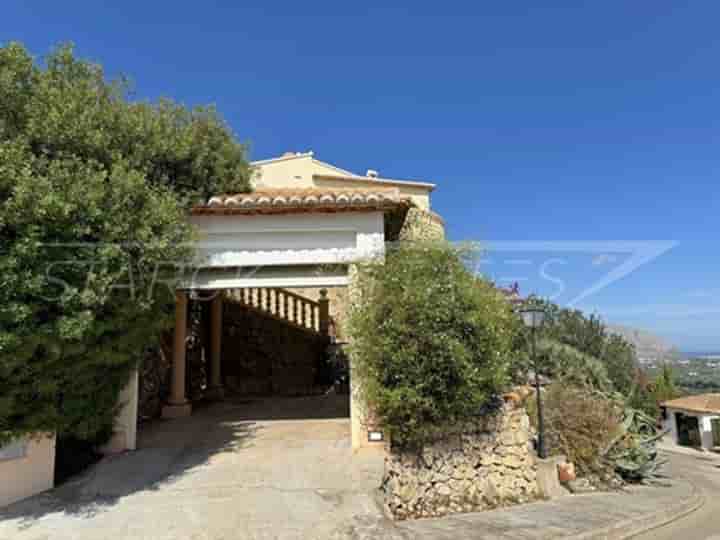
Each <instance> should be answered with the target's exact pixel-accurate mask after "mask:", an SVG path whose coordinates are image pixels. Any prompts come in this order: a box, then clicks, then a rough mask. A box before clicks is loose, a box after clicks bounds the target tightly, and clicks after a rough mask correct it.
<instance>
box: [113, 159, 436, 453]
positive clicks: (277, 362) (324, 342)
mask: <svg viewBox="0 0 720 540" xmlns="http://www.w3.org/2000/svg"><path fill="white" fill-rule="evenodd" d="M251 165H252V167H253V174H252V183H253V191H252V192H251V193H239V194H217V195H215V196H213V197H210V198H209V199H208V200H207V201H205V202H204V204H200V205H197V206H195V207H194V208H193V209H192V211H191V216H190V219H191V221H192V223H193V224H195V225H196V226H197V228H198V229H199V232H200V236H199V240H198V242H197V246H196V248H197V255H198V258H197V266H196V267H195V268H194V269H193V272H192V273H191V275H188V276H186V278H185V280H184V281H182V282H181V284H180V285H179V286H178V288H177V290H176V312H175V328H174V336H173V346H172V350H171V351H170V352H169V353H168V354H167V356H169V357H171V362H170V366H169V368H170V371H171V376H170V388H169V389H168V394H169V398H168V399H167V402H166V403H165V405H164V406H163V407H162V410H161V414H162V416H163V417H164V418H174V417H180V416H186V415H189V414H192V401H193V400H194V399H196V398H197V397H200V398H202V399H222V398H223V396H224V395H225V394H226V393H228V392H232V393H233V394H236V395H237V394H240V395H243V394H247V395H258V394H261V395H280V396H302V395H311V394H312V393H313V392H316V389H315V388H313V387H314V385H315V384H316V382H317V378H318V377H317V369H316V368H317V365H318V358H319V357H320V356H321V355H323V354H326V351H327V350H328V346H329V344H330V342H331V341H335V340H337V341H340V342H342V341H343V339H344V338H345V337H346V336H345V330H344V324H343V323H344V319H345V316H346V313H347V307H348V305H349V298H350V296H351V292H350V291H351V290H352V286H353V276H354V269H355V265H357V264H358V263H361V262H362V261H367V260H369V259H373V258H377V257H382V256H383V254H384V253H385V249H386V245H387V243H388V242H394V241H401V240H402V241H427V240H436V239H442V238H444V235H445V231H444V222H443V220H442V218H441V217H440V216H439V215H437V214H436V213H435V212H434V211H433V210H432V209H431V201H430V195H431V193H432V191H433V190H434V189H435V185H434V184H432V183H429V182H426V181H415V180H399V179H394V178H384V177H382V176H381V175H380V174H379V173H378V172H376V171H373V170H369V171H367V173H366V174H365V175H357V174H354V173H352V172H350V171H348V170H345V169H342V168H339V167H337V166H335V165H332V164H329V163H326V162H323V161H320V160H318V159H317V158H316V157H315V156H314V154H313V153H312V152H305V153H297V152H287V153H285V154H283V155H281V156H278V157H275V158H271V159H265V160H261V161H256V162H253V163H252V164H251ZM198 318H199V319H202V323H201V324H200V326H199V327H198V325H197V321H198V320H199V319H198ZM206 323H207V324H206ZM188 335H197V336H198V339H194V340H189V341H191V342H193V343H195V344H196V346H194V347H190V346H188V345H187V343H188V339H187V338H188ZM198 342H200V345H199V346H198V345H197V343H198ZM198 349H202V351H199V350H198ZM190 356H192V357H193V358H189V357H190ZM202 359H205V360H204V361H205V362H206V364H204V365H203V366H202V368H201V369H198V370H195V371H196V372H195V373H193V365H195V363H196V362H199V361H203V360H202ZM350 369H351V370H352V366H350ZM198 376H200V377H206V379H204V380H202V381H200V382H199V383H197V384H196V378H197V377H198ZM142 377H143V374H142V373H141V375H140V378H141V380H140V382H138V380H137V378H133V379H132V380H131V383H130V386H129V388H128V389H126V392H125V393H124V394H123V396H124V398H125V407H124V408H123V410H122V411H121V413H120V416H119V418H118V421H117V424H116V433H115V436H114V438H113V440H112V441H111V442H110V444H109V445H108V447H107V450H108V451H122V450H124V449H132V448H134V446H135V422H136V415H137V413H138V405H137V404H138V399H140V402H142V403H144V402H146V401H147V400H146V399H145V398H144V396H139V395H138V388H140V389H144V388H145V387H146V386H150V387H153V386H156V385H145V384H143V383H142ZM350 381H351V388H350V391H349V396H348V400H349V410H350V413H349V414H350V425H351V435H352V448H354V449H356V448H359V447H361V446H367V445H372V444H374V443H378V442H382V440H383V434H382V429H381V427H379V426H377V425H375V424H374V422H373V421H372V415H371V414H370V413H369V411H367V410H366V407H365V406H364V404H363V403H362V400H361V399H360V397H359V396H360V391H359V389H358V388H357V382H356V381H354V380H353V378H352V377H351V378H350ZM193 389H197V390H193ZM194 393H195V394H196V395H193V394H194ZM141 408H142V407H141Z"/></svg>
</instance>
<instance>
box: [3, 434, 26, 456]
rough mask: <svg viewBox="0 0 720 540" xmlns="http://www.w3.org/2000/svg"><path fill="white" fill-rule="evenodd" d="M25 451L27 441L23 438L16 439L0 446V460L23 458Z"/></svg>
mask: <svg viewBox="0 0 720 540" xmlns="http://www.w3.org/2000/svg"><path fill="white" fill-rule="evenodd" d="M26 453H27V441H26V440H25V439H18V440H16V441H13V442H11V443H8V444H6V445H5V446H0V461H3V460H7V459H19V458H23V457H25V454H26Z"/></svg>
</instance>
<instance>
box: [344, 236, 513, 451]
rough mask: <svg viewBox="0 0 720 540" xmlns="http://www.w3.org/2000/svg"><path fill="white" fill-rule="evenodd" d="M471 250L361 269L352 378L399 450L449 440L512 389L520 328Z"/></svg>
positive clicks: (434, 249) (399, 256) (431, 251)
mask: <svg viewBox="0 0 720 540" xmlns="http://www.w3.org/2000/svg"><path fill="white" fill-rule="evenodd" d="M465 254H466V253H465V252H464V251H463V250H458V249H455V248H452V247H450V246H449V245H446V244H431V245H418V244H404V245H400V246H399V247H394V248H393V249H391V250H390V251H389V252H388V253H387V256H386V258H385V260H384V262H381V261H377V262H375V263H371V264H367V265H364V266H362V267H360V268H359V269H358V277H357V283H356V285H355V287H356V290H355V294H354V301H353V306H352V309H351V316H350V335H351V348H350V351H351V355H352V363H353V377H360V378H361V381H362V385H361V387H362V389H363V390H362V391H363V393H364V397H365V398H366V399H367V401H368V403H369V404H370V406H371V407H372V409H373V411H374V413H375V415H376V416H377V417H378V420H380V422H381V423H382V424H383V426H384V427H385V428H387V429H388V430H389V431H390V434H391V436H392V440H393V443H394V444H399V445H418V444H422V443H423V442H425V441H427V440H429V439H432V438H435V437H438V436H441V435H442V434H443V433H444V432H446V431H448V430H452V429H453V428H454V427H456V426H457V425H458V424H459V423H462V422H463V421H465V420H467V419H469V418H471V417H473V416H475V415H478V414H480V412H481V409H482V408H483V406H484V405H486V404H487V403H488V402H489V401H491V400H492V398H493V397H495V396H496V395H497V394H498V393H499V392H500V391H501V390H503V389H505V388H506V387H507V385H508V384H509V382H510V367H511V359H512V356H513V355H512V350H513V342H514V338H515V335H516V332H517V330H518V322H517V318H516V316H515V315H514V314H513V312H512V309H511V306H510V304H509V302H507V300H506V299H505V298H504V297H503V295H502V294H501V293H499V291H498V290H497V289H496V288H494V287H493V285H492V284H491V283H489V282H487V281H485V280H483V279H479V278H478V277H476V276H475V275H473V274H472V273H471V272H469V271H468V269H467V265H466V264H465V260H464V256H465Z"/></svg>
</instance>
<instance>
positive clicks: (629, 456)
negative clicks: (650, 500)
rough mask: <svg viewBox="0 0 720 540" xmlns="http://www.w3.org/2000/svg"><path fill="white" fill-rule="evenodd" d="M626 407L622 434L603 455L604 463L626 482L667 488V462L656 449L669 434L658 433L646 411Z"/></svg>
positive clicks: (621, 428) (618, 434) (621, 426)
mask: <svg viewBox="0 0 720 540" xmlns="http://www.w3.org/2000/svg"><path fill="white" fill-rule="evenodd" d="M611 399H618V397H617V396H614V397H613V398H611ZM623 407H624V410H623V420H622V422H621V423H620V426H619V429H618V433H617V435H616V436H615V437H613V439H612V440H611V441H610V444H608V445H607V447H606V448H605V449H604V450H603V452H602V453H601V456H600V457H601V459H602V460H603V461H604V462H605V463H607V464H608V465H610V466H612V467H613V468H614V470H615V472H617V473H618V474H619V475H620V476H621V477H622V478H623V479H624V480H626V481H629V482H636V483H641V484H648V485H649V484H652V485H658V484H667V480H666V476H665V475H664V474H663V467H664V465H665V464H666V463H667V460H665V459H662V458H660V456H659V455H658V452H657V447H656V443H657V441H658V439H660V438H661V437H662V436H663V435H664V434H665V432H662V431H658V429H657V428H656V426H655V420H654V419H653V418H651V417H650V416H648V415H647V414H645V413H643V412H642V411H639V410H637V409H633V408H631V407H628V406H627V405H623Z"/></svg>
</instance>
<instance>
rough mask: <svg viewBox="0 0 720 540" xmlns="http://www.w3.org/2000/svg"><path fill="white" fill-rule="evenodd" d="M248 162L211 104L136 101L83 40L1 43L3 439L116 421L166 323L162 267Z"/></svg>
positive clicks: (85, 429) (238, 180)
mask: <svg viewBox="0 0 720 540" xmlns="http://www.w3.org/2000/svg"><path fill="white" fill-rule="evenodd" d="M248 176H249V173H248V164H247V161H246V159H245V149H244V147H243V146H242V145H239V144H238V143H237V142H236V141H235V139H234V137H233V135H232V134H231V133H230V131H229V129H228V128H227V126H226V125H225V124H224V123H223V122H222V121H221V120H220V119H219V118H218V117H217V115H216V114H215V112H214V111H213V110H212V109H196V110H192V111H189V110H187V109H185V108H184V107H182V106H179V105H176V104H173V103H172V102H170V101H161V102H160V103H157V104H150V103H133V102H130V101H129V100H128V86H127V85H126V84H124V83H123V82H122V81H114V82H113V81H107V80H106V79H105V77H104V74H103V71H102V69H101V68H100V67H99V66H97V65H94V64H91V63H88V62H85V61H82V60H79V59H77V58H75V56H74V55H73V51H72V49H71V48H70V47H61V48H59V49H57V50H56V51H54V52H53V53H52V54H51V55H50V56H49V57H48V58H47V59H46V60H45V62H44V63H43V64H39V63H37V62H34V61H33V58H32V57H31V56H30V55H29V54H28V52H27V51H26V50H25V49H24V48H23V47H22V46H20V45H18V44H10V45H7V46H5V47H3V48H0V246H1V247H0V276H1V277H0V280H1V286H0V440H2V439H7V438H9V437H12V436H15V435H19V434H23V433H28V432H33V431H38V430H40V431H44V430H47V431H58V432H59V433H60V434H61V435H65V434H67V435H72V436H76V437H80V438H83V439H98V438H102V436H103V435H106V434H107V432H108V429H109V427H110V426H111V424H112V419H113V414H114V408H115V404H116V399H117V395H118V392H119V390H120V389H121V388H122V386H123V385H124V384H125V383H126V381H127V377H128V373H129V371H130V370H131V369H132V368H133V366H134V364H135V362H136V359H137V358H138V356H139V354H140V353H141V352H142V351H143V348H144V347H145V346H147V345H148V344H149V343H151V342H153V341H154V340H155V339H156V336H157V333H158V331H159V330H160V328H162V327H164V326H165V325H166V324H167V322H168V317H167V316H166V314H167V313H168V309H167V308H168V300H169V298H170V295H169V291H170V289H171V287H168V286H167V285H162V284H159V283H157V282H154V281H153V279H154V278H155V277H156V271H157V270H158V269H159V270H168V269H169V268H168V267H172V266H173V265H174V264H175V263H183V262H184V261H186V260H187V259H188V257H189V256H190V254H191V252H190V250H189V248H188V242H189V241H190V240H191V239H192V230H191V228H190V226H189V225H188V223H187V219H186V210H187V207H188V205H189V204H191V203H192V202H194V201H197V200H198V199H199V198H204V197H207V196H208V195H209V194H211V193H218V192H226V191H240V190H246V189H247V188H248Z"/></svg>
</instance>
